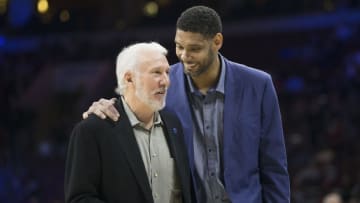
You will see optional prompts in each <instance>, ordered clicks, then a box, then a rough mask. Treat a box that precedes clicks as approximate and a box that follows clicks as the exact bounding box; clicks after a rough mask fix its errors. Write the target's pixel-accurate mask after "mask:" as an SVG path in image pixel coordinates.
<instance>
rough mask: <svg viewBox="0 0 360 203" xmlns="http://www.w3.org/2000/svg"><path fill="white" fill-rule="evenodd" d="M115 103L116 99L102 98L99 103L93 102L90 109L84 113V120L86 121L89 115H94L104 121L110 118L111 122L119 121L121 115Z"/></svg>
mask: <svg viewBox="0 0 360 203" xmlns="http://www.w3.org/2000/svg"><path fill="white" fill-rule="evenodd" d="M115 101H116V99H115V98H112V99H110V100H109V99H103V98H101V99H100V100H99V101H96V102H93V103H92V105H91V106H90V107H89V109H88V110H87V111H86V112H84V113H83V115H82V117H83V119H86V118H87V117H88V116H89V114H91V113H93V114H95V115H96V116H98V117H100V118H102V119H105V118H106V117H109V118H110V119H111V120H113V121H117V120H118V118H119V116H120V115H119V112H118V111H117V110H116V108H115V107H114V103H115Z"/></svg>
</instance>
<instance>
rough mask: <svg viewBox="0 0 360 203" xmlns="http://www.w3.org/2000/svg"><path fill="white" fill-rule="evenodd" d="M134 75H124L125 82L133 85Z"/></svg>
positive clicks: (127, 73)
mask: <svg viewBox="0 0 360 203" xmlns="http://www.w3.org/2000/svg"><path fill="white" fill-rule="evenodd" d="M133 77H134V75H133V74H132V73H131V72H126V73H125V75H124V78H125V82H126V83H132V82H133Z"/></svg>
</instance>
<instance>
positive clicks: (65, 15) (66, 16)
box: [59, 10, 70, 23]
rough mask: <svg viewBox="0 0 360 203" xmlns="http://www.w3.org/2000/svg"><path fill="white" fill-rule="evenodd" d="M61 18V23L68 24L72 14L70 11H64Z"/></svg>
mask: <svg viewBox="0 0 360 203" xmlns="http://www.w3.org/2000/svg"><path fill="white" fill-rule="evenodd" d="M59 17H60V21H61V22H63V23H64V22H67V21H69V20H70V13H69V11H68V10H62V11H61V12H60V16H59Z"/></svg>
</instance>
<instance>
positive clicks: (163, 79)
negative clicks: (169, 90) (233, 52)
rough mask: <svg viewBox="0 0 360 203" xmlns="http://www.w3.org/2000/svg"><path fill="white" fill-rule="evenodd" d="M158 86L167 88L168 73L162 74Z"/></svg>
mask: <svg viewBox="0 0 360 203" xmlns="http://www.w3.org/2000/svg"><path fill="white" fill-rule="evenodd" d="M160 84H161V85H165V86H166V87H168V86H169V85H170V78H169V74H168V73H163V75H162V77H161V80H160Z"/></svg>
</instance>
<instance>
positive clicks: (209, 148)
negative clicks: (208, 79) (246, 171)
mask: <svg viewBox="0 0 360 203" xmlns="http://www.w3.org/2000/svg"><path fill="white" fill-rule="evenodd" d="M213 97H214V94H213V92H212V93H208V95H207V96H206V97H205V99H204V102H203V116H204V117H203V119H204V123H203V126H204V138H205V153H206V154H207V156H206V157H207V168H208V174H207V175H208V185H209V187H210V190H211V195H212V196H211V198H212V201H211V202H214V203H215V202H221V198H220V193H219V191H218V190H217V187H216V184H217V177H218V171H217V168H218V166H217V163H218V160H217V158H218V156H217V151H216V149H217V146H216V139H215V135H213V134H212V132H213V130H212V128H213V127H214V123H213V118H214V116H216V115H214V104H212V103H210V101H214V99H213Z"/></svg>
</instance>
